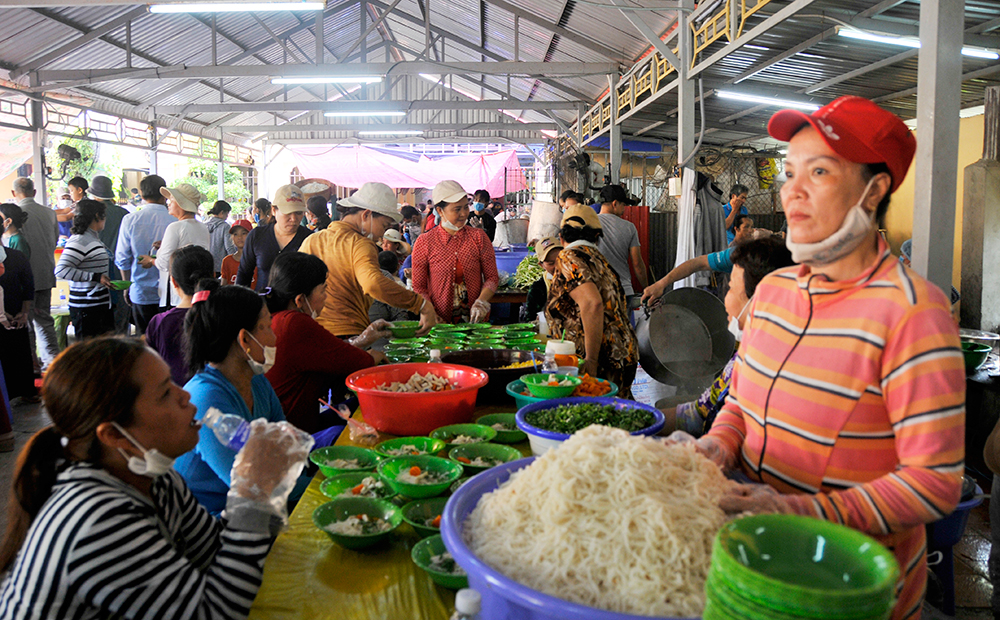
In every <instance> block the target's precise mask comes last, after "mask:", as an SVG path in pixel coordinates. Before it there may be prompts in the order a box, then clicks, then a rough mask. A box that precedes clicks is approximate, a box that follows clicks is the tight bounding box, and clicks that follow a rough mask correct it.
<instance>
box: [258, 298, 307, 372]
mask: <svg viewBox="0 0 1000 620" xmlns="http://www.w3.org/2000/svg"><path fill="white" fill-rule="evenodd" d="M302 299H303V300H304V301H305V302H306V308H309V316H311V317H312V318H313V320H316V318H317V317H318V316H319V312H316V311H315V310H313V307H312V304H310V303H309V300H308V299H306V298H305V297H303V298H302ZM265 359H267V358H266V357H265Z"/></svg>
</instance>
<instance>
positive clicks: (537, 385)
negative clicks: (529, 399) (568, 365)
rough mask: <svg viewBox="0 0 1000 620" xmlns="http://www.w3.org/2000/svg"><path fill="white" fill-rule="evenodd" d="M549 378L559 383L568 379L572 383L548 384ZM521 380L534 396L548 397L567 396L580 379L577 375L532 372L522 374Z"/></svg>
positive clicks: (578, 383)
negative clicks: (531, 373) (530, 373)
mask: <svg viewBox="0 0 1000 620" xmlns="http://www.w3.org/2000/svg"><path fill="white" fill-rule="evenodd" d="M550 379H555V380H556V381H559V382H560V383H561V382H563V381H569V382H570V383H571V384H572V385H556V386H553V385H548V381H549V380H550ZM521 382H522V383H524V385H525V386H527V388H528V391H529V392H531V395H532V396H534V397H535V398H545V399H549V398H565V397H567V396H569V395H570V394H572V393H573V390H575V389H576V386H578V385H580V383H581V382H582V381H581V379H580V378H579V377H571V376H569V375H552V374H533V375H524V376H522V377H521Z"/></svg>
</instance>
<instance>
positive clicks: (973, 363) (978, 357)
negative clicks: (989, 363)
mask: <svg viewBox="0 0 1000 620" xmlns="http://www.w3.org/2000/svg"><path fill="white" fill-rule="evenodd" d="M992 350H993V347H991V346H990V345H988V344H981V343H979V342H963V343H962V356H963V357H965V371H966V372H976V371H977V370H979V368H980V367H981V366H982V365H983V364H985V363H986V358H988V357H989V356H990V351H992Z"/></svg>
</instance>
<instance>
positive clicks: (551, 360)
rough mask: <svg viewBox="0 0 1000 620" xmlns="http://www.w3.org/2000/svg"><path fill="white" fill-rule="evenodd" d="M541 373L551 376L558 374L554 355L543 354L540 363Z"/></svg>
mask: <svg viewBox="0 0 1000 620" xmlns="http://www.w3.org/2000/svg"><path fill="white" fill-rule="evenodd" d="M542 372H543V373H546V374H553V375H554V374H556V373H558V372H559V365H558V364H556V354H555V353H546V354H545V360H544V361H543V362H542Z"/></svg>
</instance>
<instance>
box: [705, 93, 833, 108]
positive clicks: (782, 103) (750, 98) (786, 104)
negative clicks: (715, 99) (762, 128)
mask: <svg viewBox="0 0 1000 620" xmlns="http://www.w3.org/2000/svg"><path fill="white" fill-rule="evenodd" d="M715 94H716V95H718V96H720V97H722V98H723V99H733V100H735V101H746V102H747V103H762V104H764V105H771V106H775V107H781V108H796V109H798V110H806V111H807V112H815V111H816V110H818V109H819V106H818V105H816V104H814V103H806V102H804V101H793V100H791V99H777V98H775V97H760V96H757V95H746V94H744V93H734V92H732V91H728V90H717V91H715Z"/></svg>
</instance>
